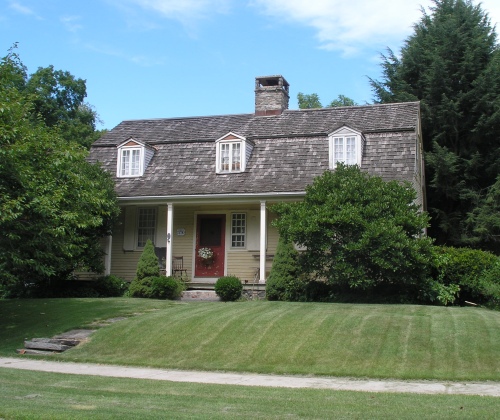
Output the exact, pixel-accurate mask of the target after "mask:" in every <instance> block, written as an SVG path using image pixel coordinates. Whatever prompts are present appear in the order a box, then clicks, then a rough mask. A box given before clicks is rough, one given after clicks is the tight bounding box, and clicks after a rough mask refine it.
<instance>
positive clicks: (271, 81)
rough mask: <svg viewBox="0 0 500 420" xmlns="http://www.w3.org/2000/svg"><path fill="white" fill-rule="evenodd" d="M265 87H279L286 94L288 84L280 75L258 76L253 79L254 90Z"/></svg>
mask: <svg viewBox="0 0 500 420" xmlns="http://www.w3.org/2000/svg"><path fill="white" fill-rule="evenodd" d="M267 86H279V87H281V88H282V89H283V90H284V91H286V92H288V89H289V87H290V84H289V83H288V82H287V81H286V79H285V78H284V77H283V76H282V75H281V74H276V75H272V76H259V77H256V78H255V88H256V89H258V88H260V87H267Z"/></svg>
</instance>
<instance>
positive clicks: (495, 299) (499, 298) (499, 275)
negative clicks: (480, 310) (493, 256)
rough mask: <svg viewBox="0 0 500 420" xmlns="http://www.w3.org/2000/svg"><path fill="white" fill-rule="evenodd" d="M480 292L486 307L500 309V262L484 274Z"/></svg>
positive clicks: (480, 283)
mask: <svg viewBox="0 0 500 420" xmlns="http://www.w3.org/2000/svg"><path fill="white" fill-rule="evenodd" d="M479 292H480V293H481V295H482V297H483V299H484V303H485V305H486V306H489V307H492V308H498V307H500V260H497V261H496V262H495V263H494V264H493V266H492V267H491V268H490V269H488V270H485V271H484V272H483V275H482V278H481V281H480V282H479Z"/></svg>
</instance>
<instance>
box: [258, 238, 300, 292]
mask: <svg viewBox="0 0 500 420" xmlns="http://www.w3.org/2000/svg"><path fill="white" fill-rule="evenodd" d="M297 259H298V252H297V250H296V249H295V247H294V246H293V244H292V242H290V241H288V240H286V239H285V237H283V236H280V238H279V241H278V246H277V248H276V255H275V256H274V260H273V266H272V268H271V273H269V277H268V278H267V281H266V298H267V299H268V300H285V301H303V300H305V283H304V282H303V281H301V280H300V279H299V276H300V272H299V266H298V262H297Z"/></svg>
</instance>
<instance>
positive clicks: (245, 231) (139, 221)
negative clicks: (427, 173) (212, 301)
mask: <svg viewBox="0 0 500 420" xmlns="http://www.w3.org/2000/svg"><path fill="white" fill-rule="evenodd" d="M288 102H289V84H288V82H287V81H286V80H285V78H284V77H282V76H279V75H278V76H267V77H257V78H256V80H255V112H254V113H250V114H242V115H219V116H207V117H186V118H167V119H150V120H134V121H123V122H122V123H120V124H119V125H118V126H116V127H115V128H113V129H112V130H110V131H109V132H108V133H106V134H105V135H104V136H103V137H102V138H100V139H99V140H97V141H96V142H95V143H94V144H93V146H92V148H91V151H90V159H91V160H92V161H99V162H101V164H102V166H103V168H104V169H106V170H107V171H109V172H110V173H111V174H113V176H114V179H115V182H116V192H117V194H118V199H119V204H120V206H121V209H122V212H121V219H120V223H119V226H118V227H117V228H116V229H115V231H114V233H113V236H112V237H110V238H107V239H106V244H105V250H106V254H107V255H106V272H107V273H111V274H115V275H117V276H120V277H123V278H125V279H127V280H132V279H133V277H134V275H135V270H136V266H137V261H138V259H139V257H140V254H141V251H142V249H143V247H144V245H145V243H146V241H147V239H151V240H152V241H153V242H154V244H155V246H156V248H157V250H158V255H159V256H160V257H162V259H163V258H164V261H165V269H166V272H167V274H169V273H172V269H173V267H172V264H173V261H174V257H182V259H183V265H184V268H185V269H186V271H187V276H188V278H189V279H192V280H193V282H196V283H214V282H215V281H216V279H217V278H218V277H221V276H223V275H229V274H231V275H236V276H238V277H240V278H241V279H242V280H245V281H248V282H250V283H253V282H254V280H256V282H260V283H265V280H266V276H267V274H268V273H269V270H270V265H271V263H272V256H273V254H274V252H275V249H276V245H277V241H278V233H277V231H276V230H275V229H274V228H273V226H272V225H271V222H272V221H273V217H274V215H273V213H272V211H270V207H271V206H272V205H273V204H275V203H277V202H280V201H296V200H301V199H302V198H303V196H304V195H305V187H306V186H307V185H308V184H311V183H312V181H313V178H314V177H316V176H318V175H321V174H322V173H323V172H324V171H327V170H334V169H335V166H336V164H337V162H340V161H341V162H346V163H348V164H358V165H359V166H360V167H361V169H362V170H365V171H367V172H369V173H370V174H374V175H380V176H381V177H383V178H384V179H386V180H393V179H395V180H400V181H409V182H411V183H412V184H413V186H414V187H415V190H416V191H417V196H418V198H417V200H418V203H419V204H420V205H421V206H422V207H423V208H425V193H424V170H423V158H422V138H421V130H420V110H419V103H418V102H410V103H395V104H386V105H365V106H354V107H339V108H323V109H310V110H289V109H288ZM200 249H203V250H202V251H200ZM206 249H209V251H207V250H206ZM203 252H208V253H213V257H212V258H210V259H208V260H206V259H203V258H201V256H200V253H203Z"/></svg>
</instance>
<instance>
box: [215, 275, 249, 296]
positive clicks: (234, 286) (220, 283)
mask: <svg viewBox="0 0 500 420" xmlns="http://www.w3.org/2000/svg"><path fill="white" fill-rule="evenodd" d="M242 292H243V285H242V284H241V280H240V279H239V278H238V277H235V276H225V277H221V278H219V279H218V280H217V281H216V283H215V293H216V294H217V296H219V297H220V299H221V300H222V301H224V302H229V301H235V300H238V299H239V298H240V297H241V293H242Z"/></svg>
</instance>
